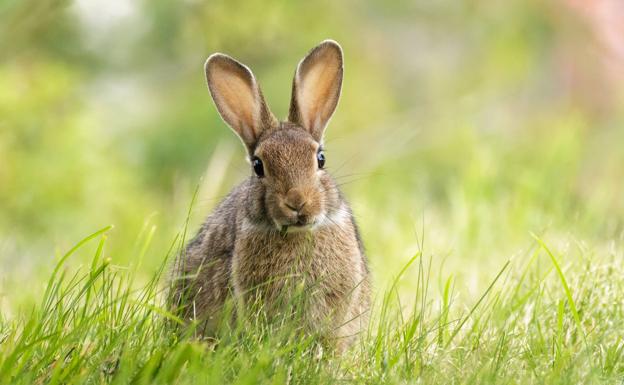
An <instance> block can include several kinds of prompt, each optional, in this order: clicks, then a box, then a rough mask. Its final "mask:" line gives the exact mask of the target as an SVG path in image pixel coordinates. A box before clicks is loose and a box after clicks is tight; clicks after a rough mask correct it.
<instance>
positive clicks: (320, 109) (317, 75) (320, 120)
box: [297, 49, 341, 132]
mask: <svg viewBox="0 0 624 385" xmlns="http://www.w3.org/2000/svg"><path fill="white" fill-rule="evenodd" d="M300 70H301V73H299V74H298V79H297V82H298V85H297V101H298V107H299V113H300V116H301V120H302V122H301V123H302V124H303V125H304V126H305V127H306V128H307V129H308V130H310V131H311V132H315V131H318V130H320V129H323V128H324V126H325V125H326V124H327V121H328V120H329V118H330V117H331V115H332V113H333V112H334V109H335V107H336V104H337V102H338V100H337V99H338V94H339V91H340V84H341V79H340V76H341V60H340V56H339V52H337V51H336V50H335V49H324V50H321V51H318V52H315V53H314V54H313V56H310V57H308V58H306V59H305V60H304V62H303V63H302V65H301V67H300Z"/></svg>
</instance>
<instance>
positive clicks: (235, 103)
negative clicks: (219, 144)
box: [205, 53, 277, 154]
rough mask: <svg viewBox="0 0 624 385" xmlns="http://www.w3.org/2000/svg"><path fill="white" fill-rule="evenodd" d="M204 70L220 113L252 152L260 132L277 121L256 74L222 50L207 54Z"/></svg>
mask: <svg viewBox="0 0 624 385" xmlns="http://www.w3.org/2000/svg"><path fill="white" fill-rule="evenodd" d="M205 70H206V80H207V81H208V89H209V90H210V94H211V95H212V99H213V100H214V102H215V105H216V106H217V110H219V114H221V117H222V118H223V120H224V121H225V122H226V123H227V124H228V125H229V126H230V127H231V128H232V129H233V130H234V132H236V133H237V134H238V136H239V137H240V138H241V140H242V141H243V143H244V144H245V146H246V147H247V151H248V152H249V154H252V153H253V150H254V148H255V146H256V143H257V141H258V138H259V136H260V133H261V132H262V131H263V130H265V129H267V128H270V127H274V126H275V125H276V124H277V120H276V119H275V117H274V116H273V114H272V113H271V111H270V110H269V108H268V107H267V105H266V102H265V101H264V97H263V96H262V92H261V91H260V87H259V86H258V83H257V82H256V78H255V77H254V76H253V73H252V72H251V70H250V69H249V68H247V66H245V65H244V64H242V63H239V62H238V61H236V60H234V59H232V58H231V57H229V56H227V55H224V54H221V53H215V54H212V55H210V57H209V58H208V60H206V65H205Z"/></svg>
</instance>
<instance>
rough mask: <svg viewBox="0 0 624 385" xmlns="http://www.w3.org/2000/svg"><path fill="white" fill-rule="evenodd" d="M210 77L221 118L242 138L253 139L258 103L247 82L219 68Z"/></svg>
mask: <svg viewBox="0 0 624 385" xmlns="http://www.w3.org/2000/svg"><path fill="white" fill-rule="evenodd" d="M210 77H211V79H210V80H211V83H212V88H213V96H214V97H215V102H216V103H217V105H218V107H219V110H220V111H221V113H222V115H223V118H224V119H225V120H226V121H227V123H228V124H229V125H230V126H231V127H232V128H233V129H235V130H236V131H237V132H238V133H239V134H240V135H241V136H242V137H243V138H247V137H249V135H251V136H252V137H254V136H255V134H256V130H257V129H258V128H257V127H256V126H257V122H258V121H259V120H260V119H259V117H260V103H259V102H258V100H257V97H256V91H255V90H254V89H253V88H252V87H253V86H252V87H250V84H249V80H248V79H244V78H241V76H240V74H238V73H236V72H231V71H227V70H223V69H222V68H219V67H218V68H216V69H215V71H214V73H212V74H211V76H210ZM252 84H253V83H252ZM245 131H247V132H245Z"/></svg>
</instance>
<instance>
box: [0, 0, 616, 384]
mask: <svg viewBox="0 0 624 385" xmlns="http://www.w3.org/2000/svg"><path fill="white" fill-rule="evenodd" d="M590 3H591V4H590ZM622 20H624V7H622V6H621V5H620V2H618V1H612V0H594V1H592V2H581V1H576V0H557V1H552V2H544V1H527V0H508V1H505V2H504V3H502V2H499V1H479V2H475V1H470V0H466V1H436V2H428V1H392V2H390V1H378V0H366V1H359V0H345V1H340V2H338V1H330V0H320V1H314V2H294V1H283V0H223V1H221V0H214V1H209V2H202V1H196V0H193V1H190V0H188V1H170V0H155V1H149V2H148V1H143V2H127V1H110V0H73V1H65V0H61V1H59V0H22V1H4V2H3V1H0V384H44V383H45V384H48V383H52V384H69V383H91V384H99V383H116V384H125V383H137V384H138V383H141V384H153V383H167V384H169V383H177V384H185V383H198V384H204V383H210V384H219V385H220V384H256V383H261V384H265V383H266V384H269V383H271V384H307V383H310V384H314V383H323V384H341V383H347V384H351V383H354V384H360V383H363V384H380V383H381V384H593V383H601V384H624V182H623V181H624V151H622V148H623V147H622V144H623V143H624V129H623V127H624V108H623V106H624V103H623V101H624V76H623V74H624V73H623V72H622V68H624V58H623V56H622V52H624V47H623V41H622V38H621V37H620V36H622V35H623V34H622V26H624V22H622ZM326 38H332V39H335V40H337V41H339V42H340V43H341V45H342V46H343V49H344V52H345V81H344V87H343V92H342V96H341V101H340V104H339V106H338V109H337V112H336V114H335V116H334V117H333V118H332V121H331V123H330V125H329V128H328V131H327V137H326V143H325V147H326V156H327V169H328V170H329V172H330V173H331V174H332V175H334V176H335V178H336V180H337V181H338V183H339V184H340V187H341V189H342V190H343V191H344V193H345V196H346V197H347V198H348V199H349V201H350V202H351V204H352V207H353V211H354V214H355V217H356V219H357V221H358V224H359V226H360V228H361V232H362V237H363V240H364V243H365V246H366V250H367V257H368V261H369V264H370V270H371V273H372V280H373V289H374V290H373V293H374V299H375V305H374V307H373V309H372V314H371V324H370V327H369V328H368V330H367V332H366V333H364V334H363V335H361V336H360V338H359V340H358V343H357V344H356V345H355V346H353V348H352V349H351V350H350V351H348V352H347V353H346V354H345V355H343V356H335V355H333V354H332V353H331V352H330V351H327V350H326V351H321V350H319V349H318V345H317V343H316V341H315V339H314V338H313V336H305V335H302V334H301V333H300V330H299V326H300V324H298V323H297V322H294V321H291V320H290V319H289V318H288V317H286V318H285V319H282V320H278V321H279V322H277V321H276V322H272V323H267V322H265V320H264V319H263V316H262V314H261V313H257V314H256V313H254V312H253V311H249V312H248V313H249V314H245V317H240V318H238V320H237V323H235V324H232V325H229V326H228V327H224V328H223V329H222V330H221V332H220V333H219V335H218V337H217V338H216V339H215V340H209V341H201V340H199V339H197V338H194V334H193V330H192V328H191V329H190V330H188V331H187V332H180V330H179V328H178V326H177V325H178V321H179V320H177V319H176V318H175V316H173V315H172V314H169V313H168V312H167V310H166V307H165V306H164V304H165V301H166V289H167V274H168V269H169V266H170V264H171V262H172V259H173V258H174V257H175V256H176V255H178V253H179V252H180V250H181V249H182V248H183V246H184V244H185V241H186V240H188V239H190V238H191V237H192V236H193V235H194V234H195V231H197V229H198V226H199V224H200V223H201V222H202V220H203V219H204V218H205V216H206V215H207V214H208V213H209V212H210V210H211V209H212V208H213V207H214V206H215V205H216V204H217V203H218V202H219V200H220V199H221V198H222V197H223V196H224V195H225V194H227V192H228V191H229V190H230V189H231V188H232V187H233V186H234V185H235V184H236V183H238V182H240V181H241V180H242V179H243V178H244V177H245V176H247V175H249V172H250V170H249V165H248V164H247V163H246V162H245V160H244V159H243V154H244V150H243V148H242V147H241V146H240V144H239V142H238V141H237V139H236V138H235V136H234V135H233V134H232V132H231V131H230V130H229V129H228V128H227V127H226V126H225V124H224V123H223V122H222V121H221V119H220V118H219V116H218V114H217V112H216V110H215V108H214V106H213V105H212V103H211V100H210V95H209V94H208V91H207V90H206V85H205V80H204V74H203V73H202V65H203V63H204V61H205V59H206V57H207V56H208V55H209V54H210V53H212V52H215V51H222V52H226V53H229V54H231V55H232V56H234V57H236V58H238V59H240V60H241V61H243V62H245V63H246V64H248V65H249V66H250V67H251V68H252V69H253V71H254V73H255V74H256V76H257V78H258V81H259V83H260V84H261V86H262V89H263V92H264V95H265V97H266V98H267V102H268V104H269V105H270V107H271V109H272V110H273V112H274V113H275V114H276V115H277V116H279V117H283V116H286V114H287V107H288V105H289V97H290V94H289V92H290V87H291V81H292V75H293V71H294V69H295V65H296V63H297V62H298V60H299V59H300V58H301V57H302V56H303V55H304V54H305V52H306V51H307V50H308V49H309V48H311V47H312V46H314V45H315V44H317V43H318V42H320V41H321V40H323V39H326ZM111 225H112V227H110V226H111ZM98 229H99V230H98ZM295 298H297V297H296V296H295ZM296 305H297V303H293V308H294V309H296V308H297V306H296ZM295 319H296V317H295Z"/></svg>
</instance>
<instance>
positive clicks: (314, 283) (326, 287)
mask: <svg viewBox="0 0 624 385" xmlns="http://www.w3.org/2000/svg"><path fill="white" fill-rule="evenodd" d="M334 234H335V233H332V232H331V231H324V232H317V233H315V234H314V236H312V234H295V235H294V236H291V235H288V236H286V237H282V236H280V235H279V234H276V236H266V235H263V234H248V235H246V236H244V237H243V238H241V239H238V240H237V245H236V247H235V250H234V258H233V261H232V273H233V277H232V278H233V284H234V289H235V291H236V292H238V294H244V293H247V292H249V291H252V290H253V291H256V292H260V293H261V294H262V296H263V297H273V296H276V295H281V294H284V292H285V291H290V290H292V288H293V287H296V286H300V285H302V284H303V285H304V286H306V287H310V288H312V287H313V288H314V289H315V291H316V292H320V293H322V294H323V295H328V296H343V295H345V294H346V293H347V292H349V291H350V290H352V289H353V287H354V286H356V285H357V283H358V282H359V280H361V279H362V278H363V273H362V272H361V271H360V269H359V267H360V264H359V263H358V261H359V259H360V258H361V256H360V255H359V252H355V250H357V247H356V248H354V247H353V243H354V242H356V240H355V237H345V236H344V234H343V235H342V237H341V238H337V237H335V235H334Z"/></svg>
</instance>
